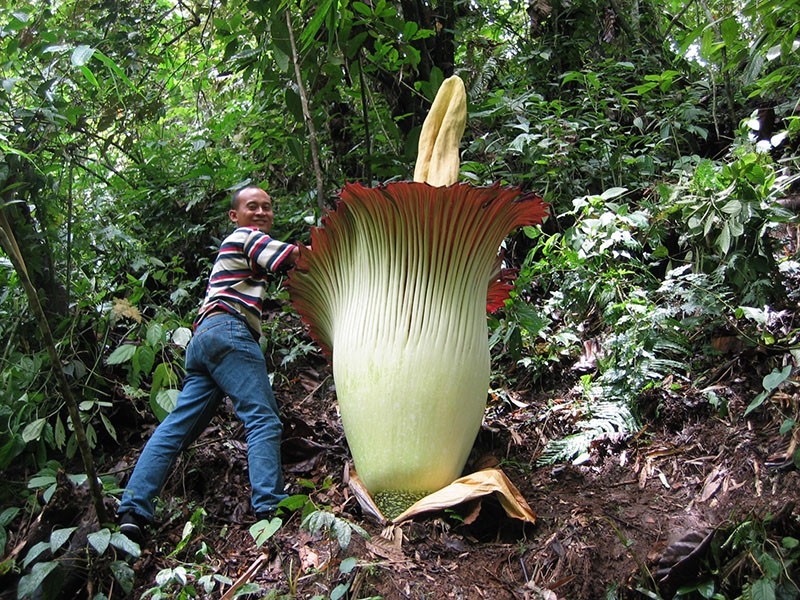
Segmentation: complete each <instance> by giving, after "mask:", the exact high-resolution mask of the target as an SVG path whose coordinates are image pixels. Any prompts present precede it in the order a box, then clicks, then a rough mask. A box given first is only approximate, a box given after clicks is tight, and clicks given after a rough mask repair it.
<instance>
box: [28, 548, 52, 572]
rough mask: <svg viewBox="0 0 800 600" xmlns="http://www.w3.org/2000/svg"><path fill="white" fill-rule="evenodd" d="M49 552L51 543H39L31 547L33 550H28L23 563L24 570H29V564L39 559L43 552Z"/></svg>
mask: <svg viewBox="0 0 800 600" xmlns="http://www.w3.org/2000/svg"><path fill="white" fill-rule="evenodd" d="M48 550H50V543H49V542H37V543H36V544H34V545H33V546H31V549H30V550H28V553H27V554H26V555H25V558H24V559H23V561H22V568H23V569H27V568H28V565H29V564H31V563H32V562H33V561H34V560H36V559H37V558H39V557H40V556H41V555H42V553H43V552H47V551H48Z"/></svg>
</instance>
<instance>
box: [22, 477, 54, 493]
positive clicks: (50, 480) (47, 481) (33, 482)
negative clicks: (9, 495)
mask: <svg viewBox="0 0 800 600" xmlns="http://www.w3.org/2000/svg"><path fill="white" fill-rule="evenodd" d="M55 482H56V478H55V475H38V476H36V477H31V478H30V479H29V480H28V489H31V490H35V489H38V488H43V487H47V486H48V485H52V484H54V483H55Z"/></svg>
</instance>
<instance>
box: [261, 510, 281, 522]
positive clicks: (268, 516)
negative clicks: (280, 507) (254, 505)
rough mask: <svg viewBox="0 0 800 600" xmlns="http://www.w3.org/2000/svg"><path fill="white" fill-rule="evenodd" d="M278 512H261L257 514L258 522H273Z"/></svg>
mask: <svg viewBox="0 0 800 600" xmlns="http://www.w3.org/2000/svg"><path fill="white" fill-rule="evenodd" d="M276 512H277V511H276V510H275V509H274V508H273V509H272V510H262V511H259V512H257V513H256V521H271V520H272V519H274V518H275V513H276Z"/></svg>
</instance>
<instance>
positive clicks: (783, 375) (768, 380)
mask: <svg viewBox="0 0 800 600" xmlns="http://www.w3.org/2000/svg"><path fill="white" fill-rule="evenodd" d="M791 373H792V365H786V366H785V367H784V368H783V369H781V370H780V371H778V369H772V372H771V373H770V374H769V375H765V376H764V379H763V380H762V381H761V385H763V386H764V389H765V390H766V391H767V392H772V391H773V390H775V389H776V388H777V387H778V386H779V385H780V384H782V383H783V382H784V381H786V380H787V379H788V378H789V375H791Z"/></svg>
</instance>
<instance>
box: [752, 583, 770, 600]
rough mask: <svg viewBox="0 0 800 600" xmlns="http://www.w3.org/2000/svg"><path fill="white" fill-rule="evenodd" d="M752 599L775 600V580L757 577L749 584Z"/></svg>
mask: <svg viewBox="0 0 800 600" xmlns="http://www.w3.org/2000/svg"><path fill="white" fill-rule="evenodd" d="M750 597H751V598H752V600H775V582H774V581H772V580H771V579H766V578H761V579H757V580H756V581H754V582H753V584H752V585H751V586H750Z"/></svg>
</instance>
